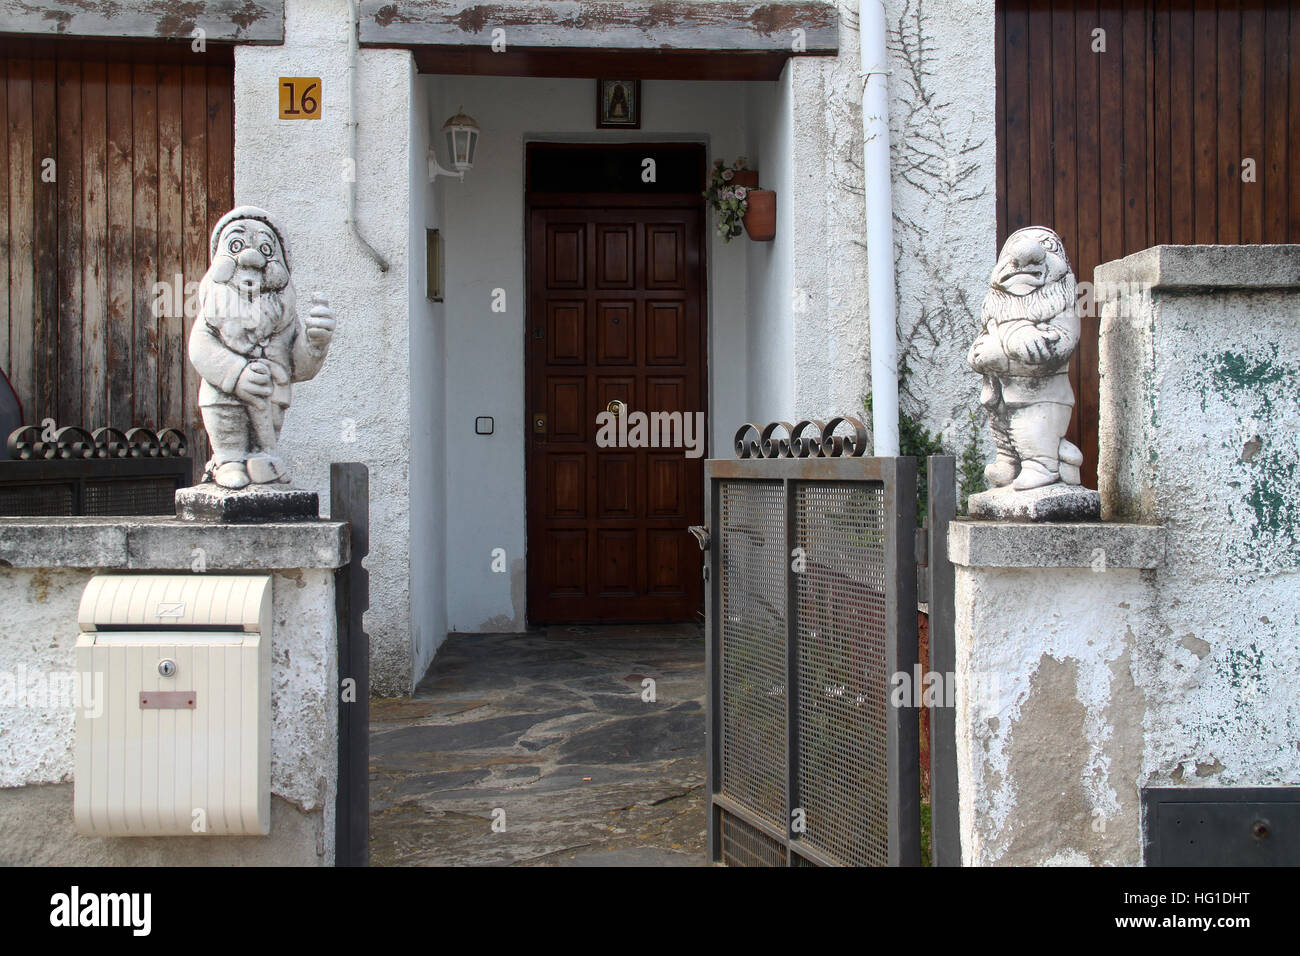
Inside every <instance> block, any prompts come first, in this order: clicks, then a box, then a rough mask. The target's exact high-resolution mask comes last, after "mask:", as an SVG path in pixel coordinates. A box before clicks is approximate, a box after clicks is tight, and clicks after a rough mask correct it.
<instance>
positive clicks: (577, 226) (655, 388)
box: [526, 197, 707, 623]
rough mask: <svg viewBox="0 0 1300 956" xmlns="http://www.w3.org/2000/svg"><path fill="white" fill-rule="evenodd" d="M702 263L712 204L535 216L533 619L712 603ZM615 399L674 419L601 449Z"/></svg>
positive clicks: (638, 617) (589, 617)
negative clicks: (701, 441) (692, 450)
mask: <svg viewBox="0 0 1300 956" xmlns="http://www.w3.org/2000/svg"><path fill="white" fill-rule="evenodd" d="M611 198H613V197H611ZM701 259H702V251H701V211H700V209H699V207H698V206H686V205H683V206H680V207H665V208H658V207H652V206H644V205H641V206H636V207H633V208H628V209H618V208H609V207H608V206H606V207H601V208H581V207H580V208H549V207H543V206H540V205H535V206H533V207H532V208H531V209H530V212H529V266H528V323H527V325H528V337H527V343H528V344H527V357H526V359H527V384H526V394H527V401H528V406H527V409H526V411H527V414H528V416H529V421H530V423H531V426H530V428H529V431H528V439H527V441H528V448H527V468H528V541H529V556H530V560H529V562H528V618H529V620H530V621H532V622H534V623H542V622H548V621H615V622H616V621H656V620H691V619H694V618H695V617H696V615H697V613H698V612H699V611H700V609H701V608H702V606H703V594H704V592H703V582H702V580H701V577H700V574H701V567H702V562H701V559H700V553H699V550H698V548H697V547H696V546H695V542H694V540H693V539H692V538H691V537H690V535H689V534H688V533H687V531H686V528H687V526H688V525H691V524H700V523H702V521H703V474H704V470H703V462H704V459H703V456H700V457H696V458H687V457H686V449H685V448H684V447H681V446H682V445H683V439H684V434H683V432H684V428H686V429H689V431H690V434H691V435H692V437H694V436H695V432H696V429H695V427H694V425H695V419H694V418H693V417H690V418H689V422H688V416H693V415H694V414H695V413H697V412H703V411H705V407H704V402H705V396H706V394H707V390H706V381H707V379H706V370H705V362H704V343H705V329H704V303H703V298H704V296H703V271H702V261H701ZM614 401H618V402H622V403H624V405H625V408H624V410H623V413H624V414H628V415H630V414H631V413H633V412H643V413H653V412H660V413H667V414H664V415H662V416H660V418H659V420H658V421H657V424H659V425H660V426H661V427H659V428H641V429H640V430H638V429H637V428H635V427H633V428H631V429H628V430H627V432H626V434H627V435H628V437H629V438H630V439H631V440H629V441H627V442H625V443H624V445H622V446H619V447H608V448H602V447H598V446H597V444H596V437H597V431H598V424H597V417H596V416H597V415H598V414H599V413H601V412H603V411H606V409H607V408H608V407H609V406H610V404H611V403H612V402H614ZM625 421H627V420H626V419H625Z"/></svg>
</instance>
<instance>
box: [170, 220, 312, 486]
mask: <svg viewBox="0 0 1300 956" xmlns="http://www.w3.org/2000/svg"><path fill="white" fill-rule="evenodd" d="M209 252H210V253H211V256H212V264H211V265H210V266H209V268H208V271H207V274H206V275H204V277H203V281H202V282H201V283H200V284H199V314H198V317H197V319H196V320H195V322H194V330H193V332H192V333H191V335H190V347H189V354H190V361H191V362H192V363H193V364H194V367H195V369H197V370H198V373H199V375H200V376H202V378H203V382H202V384H201V385H200V386H199V408H200V409H201V411H202V413H203V424H204V427H205V428H206V429H207V432H208V438H209V440H210V442H211V444H212V458H211V459H210V460H209V461H208V463H207V465H206V467H205V468H204V475H203V479H204V481H213V482H215V483H216V484H217V485H219V486H220V487H221V488H224V489H226V490H228V491H237V490H239V489H241V488H245V487H247V486H249V485H250V484H252V485H263V484H271V485H273V484H286V483H288V481H289V470H288V467H287V466H286V465H285V462H284V459H283V458H281V457H280V455H279V454H278V452H277V451H276V444H277V442H278V440H279V437H280V426H281V425H282V424H283V423H284V413H285V409H287V408H288V407H289V403H290V399H291V395H292V391H291V390H292V383H294V382H303V381H306V380H308V379H310V378H313V377H315V375H316V373H317V372H319V371H320V368H321V365H322V364H323V363H324V361H325V354H326V353H327V352H328V351H329V346H330V340H331V338H332V337H333V335H334V324H335V323H334V313H333V311H332V310H331V309H330V307H329V303H328V302H327V301H326V300H325V299H324V298H323V297H321V296H319V295H316V296H313V297H312V307H311V310H310V311H309V312H308V313H307V316H306V318H305V319H303V318H299V315H298V308H297V300H296V296H295V293H294V288H293V281H292V279H291V277H290V273H289V250H288V246H287V245H286V243H285V239H284V233H283V232H282V231H281V229H280V228H279V226H278V225H277V224H276V222H275V220H274V219H272V218H271V215H270V213H268V212H266V210H264V209H259V208H257V207H256V206H239V207H237V208H235V209H232V210H230V212H228V213H226V214H225V215H224V216H222V217H221V220H220V222H218V223H217V225H216V227H215V228H214V229H213V230H212V238H211V240H210V246H209Z"/></svg>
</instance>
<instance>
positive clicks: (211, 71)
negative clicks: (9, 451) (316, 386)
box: [0, 40, 234, 462]
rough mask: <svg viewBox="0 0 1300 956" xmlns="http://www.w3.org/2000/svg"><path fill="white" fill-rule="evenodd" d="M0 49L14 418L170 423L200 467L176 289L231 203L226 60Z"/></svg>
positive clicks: (1, 281) (4, 321)
mask: <svg viewBox="0 0 1300 956" xmlns="http://www.w3.org/2000/svg"><path fill="white" fill-rule="evenodd" d="M34 43H37V44H40V45H39V46H36V47H34V46H33V44H34ZM6 44H7V45H6V46H5V47H3V48H0V52H2V53H3V58H2V59H0V117H2V118H3V120H4V122H3V124H2V128H0V156H3V157H6V158H7V167H8V168H7V170H6V171H5V173H4V174H0V362H3V363H4V367H5V371H6V372H7V374H8V375H9V379H10V381H11V382H12V383H13V386H14V389H15V390H16V391H17V393H18V395H19V398H20V399H21V400H22V403H23V409H24V412H25V418H26V420H27V421H28V422H29V423H37V422H40V421H42V420H43V419H46V418H52V419H54V420H55V422H57V423H58V424H59V425H60V426H62V425H81V426H83V427H87V428H98V427H100V426H102V425H111V426H113V427H115V428H119V429H125V428H127V427H132V426H144V427H147V428H161V427H169V426H170V427H182V428H184V429H185V432H186V434H187V435H189V436H190V439H191V451H192V454H193V455H194V457H195V458H196V459H197V460H198V461H199V462H202V461H203V460H204V459H205V458H206V457H207V448H206V441H205V439H204V437H203V430H202V427H201V425H200V418H199V415H198V410H197V398H198V381H197V379H196V378H195V377H194V372H193V370H192V369H191V368H190V367H189V365H188V362H187V360H186V358H185V341H186V335H187V333H188V325H189V323H190V321H192V319H191V318H190V317H187V316H185V315H184V314H183V306H184V289H185V286H186V284H187V283H197V282H198V280H199V279H200V278H201V277H202V275H203V273H204V271H205V270H206V269H207V264H208V253H207V238H208V231H209V227H210V225H211V224H214V223H215V221H216V219H217V218H219V217H220V216H221V215H222V214H223V213H224V212H225V211H226V210H227V209H229V208H230V206H231V205H232V198H233V197H232V191H233V190H232V182H233V173H234V120H233V100H234V98H233V91H234V74H233V65H232V63H231V62H230V61H231V56H230V53H229V50H228V49H227V50H226V51H225V52H224V54H223V53H222V52H221V51H216V50H214V51H213V52H210V53H209V54H208V56H207V57H206V58H200V57H199V56H198V55H197V54H193V53H191V52H190V50H189V44H188V43H186V44H183V47H184V50H185V53H184V54H179V55H178V54H176V53H173V52H172V50H173V49H174V47H152V46H149V45H135V44H131V45H129V46H124V47H120V48H113V49H108V48H105V47H104V46H103V45H100V46H99V47H98V48H88V47H86V46H83V45H81V44H79V43H76V42H73V41H68V42H59V41H28V42H25V43H24V44H22V45H21V46H19V45H16V44H17V41H13V40H10V41H6ZM210 49H212V48H210ZM20 54H21V55H20ZM33 54H34V55H33ZM172 60H174V61H175V62H171V61H172ZM223 60H224V61H225V62H222V61H223ZM178 276H179V277H180V279H179V287H180V289H181V290H182V296H181V297H180V300H179V304H178V302H177V301H175V297H174V296H173V297H172V299H167V298H165V297H163V296H162V295H161V294H160V288H159V286H158V285H157V284H158V283H160V282H161V283H164V284H165V285H167V286H169V287H170V288H171V289H173V290H174V289H175V288H176V285H177V277H178Z"/></svg>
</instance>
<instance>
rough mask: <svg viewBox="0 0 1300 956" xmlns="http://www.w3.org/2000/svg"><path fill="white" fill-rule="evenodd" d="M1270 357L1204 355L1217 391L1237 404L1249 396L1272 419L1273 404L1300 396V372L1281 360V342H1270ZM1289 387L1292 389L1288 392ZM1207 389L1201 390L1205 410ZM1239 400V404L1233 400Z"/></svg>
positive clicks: (1236, 354)
mask: <svg viewBox="0 0 1300 956" xmlns="http://www.w3.org/2000/svg"><path fill="white" fill-rule="evenodd" d="M1268 348H1269V352H1270V353H1271V354H1270V356H1269V357H1257V356H1250V355H1242V354H1240V353H1237V352H1220V353H1219V354H1218V355H1215V356H1213V357H1211V356H1208V355H1206V356H1203V357H1202V358H1203V360H1205V361H1207V362H1208V364H1209V366H1210V375H1209V383H1208V384H1213V386H1214V389H1215V391H1217V392H1218V393H1219V394H1221V395H1223V396H1224V397H1225V398H1227V399H1229V401H1230V402H1231V403H1232V404H1237V403H1238V402H1239V401H1241V400H1242V399H1244V398H1246V397H1247V396H1249V397H1251V398H1254V399H1255V401H1256V402H1258V403H1259V407H1260V411H1261V412H1263V417H1265V418H1268V417H1270V413H1271V412H1272V411H1273V401H1274V399H1275V398H1279V397H1281V396H1283V395H1285V394H1286V393H1287V392H1288V391H1290V392H1292V393H1293V397H1300V370H1298V369H1296V368H1294V367H1292V366H1289V365H1287V364H1286V363H1285V362H1278V361H1277V343H1275V342H1274V343H1270V344H1269V346H1268ZM1287 386H1290V388H1289V389H1288V387H1287ZM1205 399H1206V387H1205V384H1203V385H1202V388H1201V408H1202V409H1204V408H1205ZM1233 399H1236V401H1233Z"/></svg>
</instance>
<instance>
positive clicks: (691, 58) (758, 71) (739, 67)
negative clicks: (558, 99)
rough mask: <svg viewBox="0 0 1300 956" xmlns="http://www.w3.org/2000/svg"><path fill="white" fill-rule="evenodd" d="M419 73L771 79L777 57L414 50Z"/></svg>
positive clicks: (781, 59)
mask: <svg viewBox="0 0 1300 956" xmlns="http://www.w3.org/2000/svg"><path fill="white" fill-rule="evenodd" d="M411 52H412V53H413V54H414V56H415V65H416V67H417V68H418V69H419V71H420V72H421V73H442V74H452V75H458V76H545V77H557V78H558V77H571V78H583V77H586V78H594V77H602V76H603V77H617V78H618V79H623V80H775V79H779V78H780V76H781V69H782V67H784V66H785V63H786V60H788V59H789V57H787V56H785V55H783V54H780V53H681V52H677V53H674V52H666V53H647V52H637V51H627V52H624V51H611V50H535V49H534V50H509V51H507V52H505V53H493V52H491V51H490V50H487V49H467V48H465V47H445V46H436V47H429V46H424V47H415V48H414V49H412V50H411Z"/></svg>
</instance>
